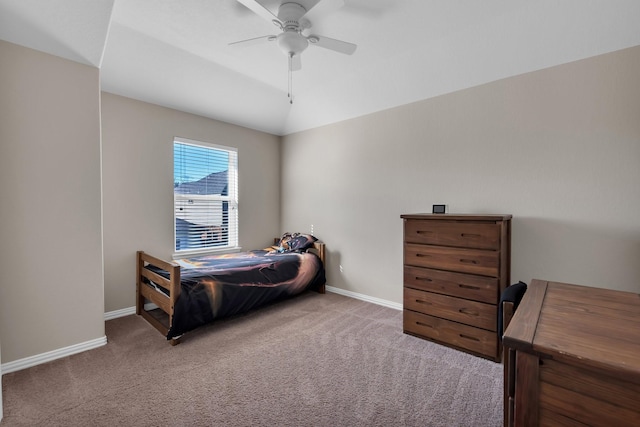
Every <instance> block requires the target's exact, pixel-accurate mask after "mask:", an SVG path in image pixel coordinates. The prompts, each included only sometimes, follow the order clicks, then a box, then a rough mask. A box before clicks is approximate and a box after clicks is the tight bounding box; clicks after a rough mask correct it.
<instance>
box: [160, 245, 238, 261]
mask: <svg viewBox="0 0 640 427" xmlns="http://www.w3.org/2000/svg"><path fill="white" fill-rule="evenodd" d="M241 251H242V247H240V246H234V247H232V248H221V249H212V248H207V249H196V250H192V251H182V252H177V253H174V254H173V255H172V258H173V259H181V258H191V257H198V256H205V255H222V254H233V253H238V252H241Z"/></svg>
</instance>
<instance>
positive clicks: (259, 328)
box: [1, 292, 502, 427]
mask: <svg viewBox="0 0 640 427" xmlns="http://www.w3.org/2000/svg"><path fill="white" fill-rule="evenodd" d="M106 332H107V339H108V344H107V345H106V346H104V347H101V348H99V349H96V350H91V351H87V352H84V353H81V354H78V355H74V356H70V357H67V358H64V359H60V360H57V361H54V362H51V363H48V364H45V365H40V366H36V367H33V368H30V369H26V370H23V371H18V372H13V373H10V374H6V375H4V376H3V381H2V382H3V397H4V419H3V421H2V423H1V426H2V427H9V426H89V425H98V426H114V425H115V426H117V425H121V426H448V427H449V426H473V427H482V426H500V425H502V365H500V364H497V363H493V362H491V361H488V360H485V359H481V358H478V357H474V356H471V355H468V354H466V353H462V352H458V351H455V350H452V349H449V348H447V347H444V346H440V345H437V344H434V343H431V342H428V341H425V340H421V339H418V338H415V337H413V336H410V335H406V334H403V333H402V312H400V311H397V310H394V309H390V308H386V307H382V306H378V305H375V304H371V303H367V302H363V301H359V300H355V299H352V298H348V297H344V296H341V295H337V294H332V293H327V294H325V295H320V294H316V293H313V292H310V293H305V294H303V295H301V296H299V297H296V298H294V299H292V300H289V301H284V302H281V303H277V304H274V305H272V306H269V307H266V308H263V309H261V310H258V311H255V312H252V313H250V314H247V315H244V316H239V317H235V318H231V319H226V320H222V321H218V322H216V323H214V324H212V325H209V326H206V327H202V328H200V329H198V330H196V331H194V332H191V333H189V334H187V335H185V337H184V338H183V342H182V343H181V344H180V345H178V346H175V347H171V346H170V345H169V344H168V343H167V342H166V341H165V340H164V337H162V336H161V335H160V334H159V333H158V332H157V331H156V330H155V329H153V328H152V327H151V326H150V325H149V324H148V323H146V322H145V321H144V320H143V319H142V318H140V317H139V316H135V315H134V316H127V317H123V318H119V319H114V320H110V321H108V322H107V323H106Z"/></svg>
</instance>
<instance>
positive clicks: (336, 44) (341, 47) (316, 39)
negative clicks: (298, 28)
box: [307, 35, 358, 55]
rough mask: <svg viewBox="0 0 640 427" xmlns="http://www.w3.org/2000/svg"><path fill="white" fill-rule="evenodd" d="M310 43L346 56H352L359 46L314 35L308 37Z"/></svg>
mask: <svg viewBox="0 0 640 427" xmlns="http://www.w3.org/2000/svg"><path fill="white" fill-rule="evenodd" d="M307 39H308V40H309V43H311V44H312V45H315V46H320V47H323V48H325V49H329V50H333V51H336V52H340V53H344V54H345V55H351V54H352V53H353V52H355V51H356V48H357V47H358V46H357V45H355V44H353V43H349V42H343V41H342V40H336V39H332V38H329V37H324V36H316V35H312V36H309V37H307Z"/></svg>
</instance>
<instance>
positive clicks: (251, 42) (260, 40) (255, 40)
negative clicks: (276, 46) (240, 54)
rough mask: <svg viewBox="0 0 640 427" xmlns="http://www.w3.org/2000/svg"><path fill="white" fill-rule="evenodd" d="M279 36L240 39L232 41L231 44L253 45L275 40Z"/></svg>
mask: <svg viewBox="0 0 640 427" xmlns="http://www.w3.org/2000/svg"><path fill="white" fill-rule="evenodd" d="M277 38H278V37H277V36H273V35H271V36H260V37H254V38H252V39H246V40H238V41H237V42H231V43H229V46H236V45H240V46H252V45H255V44H262V43H264V42H270V41H274V40H276V39H277Z"/></svg>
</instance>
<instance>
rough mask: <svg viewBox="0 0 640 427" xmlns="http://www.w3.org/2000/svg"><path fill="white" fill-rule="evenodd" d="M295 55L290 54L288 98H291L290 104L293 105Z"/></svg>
mask: <svg viewBox="0 0 640 427" xmlns="http://www.w3.org/2000/svg"><path fill="white" fill-rule="evenodd" d="M292 67H293V53H289V93H288V94H287V96H288V97H289V104H293V71H291V70H292Z"/></svg>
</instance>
